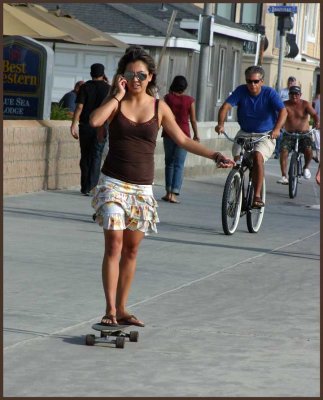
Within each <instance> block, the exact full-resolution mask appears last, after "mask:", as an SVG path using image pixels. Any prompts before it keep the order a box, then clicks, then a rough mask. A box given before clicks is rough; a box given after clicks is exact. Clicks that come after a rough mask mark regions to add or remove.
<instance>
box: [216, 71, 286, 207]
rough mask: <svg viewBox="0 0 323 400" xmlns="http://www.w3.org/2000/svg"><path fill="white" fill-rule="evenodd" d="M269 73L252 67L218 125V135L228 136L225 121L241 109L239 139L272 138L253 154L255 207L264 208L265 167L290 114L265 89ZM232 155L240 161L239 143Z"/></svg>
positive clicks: (257, 146) (222, 109)
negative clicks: (236, 110)
mask: <svg viewBox="0 0 323 400" xmlns="http://www.w3.org/2000/svg"><path fill="white" fill-rule="evenodd" d="M264 76H265V71H264V70H263V68H262V67H259V66H251V67H248V68H247V69H246V70H245V78H246V84H244V85H240V86H238V87H237V88H236V89H235V90H234V91H233V93H232V94H231V95H230V96H229V97H228V98H227V99H226V100H225V102H224V103H223V104H222V106H221V107H220V110H219V113H218V124H217V125H216V127H215V131H216V132H218V134H221V133H222V132H224V121H225V119H226V116H227V114H228V112H229V111H230V110H231V109H232V107H235V106H237V107H238V113H237V115H238V123H239V125H240V130H239V131H238V133H237V135H236V137H235V139H237V138H238V137H239V136H244V137H246V136H247V137H258V136H263V135H264V134H266V133H268V134H270V137H268V138H264V139H263V140H261V141H259V142H257V143H256V144H255V150H254V153H253V175H252V183H253V187H254V199H253V205H252V206H253V207H254V208H261V207H264V202H263V200H262V198H261V189H262V183H263V179H264V163H265V162H266V161H267V160H268V159H269V158H270V157H271V155H272V153H273V152H274V150H275V144H276V138H277V137H278V136H279V134H280V129H281V128H282V126H283V125H284V123H285V120H286V117H287V111H286V108H285V106H284V103H283V102H282V101H281V99H280V97H279V95H278V93H277V92H276V91H275V90H274V89H272V88H270V87H268V86H264ZM232 155H233V157H234V160H235V161H237V160H238V159H239V155H240V146H239V145H238V144H236V143H234V144H233V147H232Z"/></svg>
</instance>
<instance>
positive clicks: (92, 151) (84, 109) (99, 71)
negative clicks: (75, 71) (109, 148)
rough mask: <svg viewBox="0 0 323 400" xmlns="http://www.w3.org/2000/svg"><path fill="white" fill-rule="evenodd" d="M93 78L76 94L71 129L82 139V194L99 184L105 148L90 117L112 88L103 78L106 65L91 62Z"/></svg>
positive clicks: (86, 193) (77, 137) (76, 136)
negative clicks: (90, 122) (92, 125)
mask: <svg viewBox="0 0 323 400" xmlns="http://www.w3.org/2000/svg"><path fill="white" fill-rule="evenodd" d="M91 77H92V80H89V81H87V82H85V83H84V84H83V85H82V86H81V88H80V91H79V93H78V95H77V98H76V108H75V111H74V115H73V120H72V125H71V128H70V130H71V134H72V136H73V137H74V138H75V139H80V148H81V159H80V169H81V193H82V194H84V195H86V196H88V195H89V192H90V191H91V190H92V189H93V188H94V187H95V186H96V185H97V183H98V180H99V175H100V168H101V156H102V151H103V148H104V142H99V141H98V138H97V129H96V128H92V127H91V126H90V124H89V116H90V114H91V112H92V111H93V110H94V109H96V108H97V107H99V106H100V105H101V103H102V101H103V99H104V98H105V97H106V96H107V94H108V93H109V90H110V85H109V84H108V83H107V82H106V80H105V79H104V78H105V74H104V65H102V64H93V65H91ZM77 125H78V126H77Z"/></svg>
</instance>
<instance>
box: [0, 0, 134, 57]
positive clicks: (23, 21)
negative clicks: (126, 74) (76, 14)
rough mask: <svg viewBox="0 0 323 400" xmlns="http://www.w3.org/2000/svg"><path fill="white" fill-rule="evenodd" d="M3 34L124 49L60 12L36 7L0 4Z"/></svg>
mask: <svg viewBox="0 0 323 400" xmlns="http://www.w3.org/2000/svg"><path fill="white" fill-rule="evenodd" d="M3 34H4V35H22V36H29V37H31V38H33V39H43V40H56V41H63V42H71V43H81V44H90V45H96V46H106V47H119V48H123V49H125V48H126V47H128V44H127V43H124V42H122V41H120V40H118V39H115V38H114V37H113V36H111V35H109V34H107V33H105V32H101V31H99V30H98V29H95V28H92V27H91V26H90V25H87V24H85V23H84V22H81V21H79V20H77V19H76V18H73V17H71V16H69V15H62V14H61V13H60V10H58V11H54V12H50V11H48V10H47V9H46V8H44V7H42V6H40V5H38V4H30V3H24V4H21V3H19V4H14V3H13V4H3Z"/></svg>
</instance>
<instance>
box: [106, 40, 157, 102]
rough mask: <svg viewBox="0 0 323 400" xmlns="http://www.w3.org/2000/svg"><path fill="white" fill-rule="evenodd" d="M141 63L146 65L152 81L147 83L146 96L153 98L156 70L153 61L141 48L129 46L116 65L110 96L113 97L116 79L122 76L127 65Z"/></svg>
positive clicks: (155, 86)
mask: <svg viewBox="0 0 323 400" xmlns="http://www.w3.org/2000/svg"><path fill="white" fill-rule="evenodd" d="M136 61H142V62H143V63H145V64H146V66H147V69H148V71H149V73H150V74H152V80H151V81H150V82H149V83H148V86H147V90H146V91H147V94H149V95H150V96H153V97H154V96H155V95H156V92H157V82H156V81H157V69H156V64H155V61H154V59H153V58H152V57H151V56H150V55H149V54H148V53H147V52H146V51H145V50H144V49H143V48H142V47H141V46H130V47H128V48H127V49H126V51H125V53H124V55H123V56H122V57H121V58H120V60H119V63H118V68H117V72H116V74H115V75H114V77H113V81H112V87H111V90H110V93H111V95H115V94H116V91H117V85H116V77H117V76H118V75H123V74H124V72H125V70H126V67H127V65H128V64H130V63H133V62H136Z"/></svg>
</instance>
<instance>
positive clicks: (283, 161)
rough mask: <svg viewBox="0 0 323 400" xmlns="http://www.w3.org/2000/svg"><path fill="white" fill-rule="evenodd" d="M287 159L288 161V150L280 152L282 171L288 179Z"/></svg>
mask: <svg viewBox="0 0 323 400" xmlns="http://www.w3.org/2000/svg"><path fill="white" fill-rule="evenodd" d="M287 159H288V150H287V149H282V150H281V152H280V169H281V172H282V176H286V177H287Z"/></svg>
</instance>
